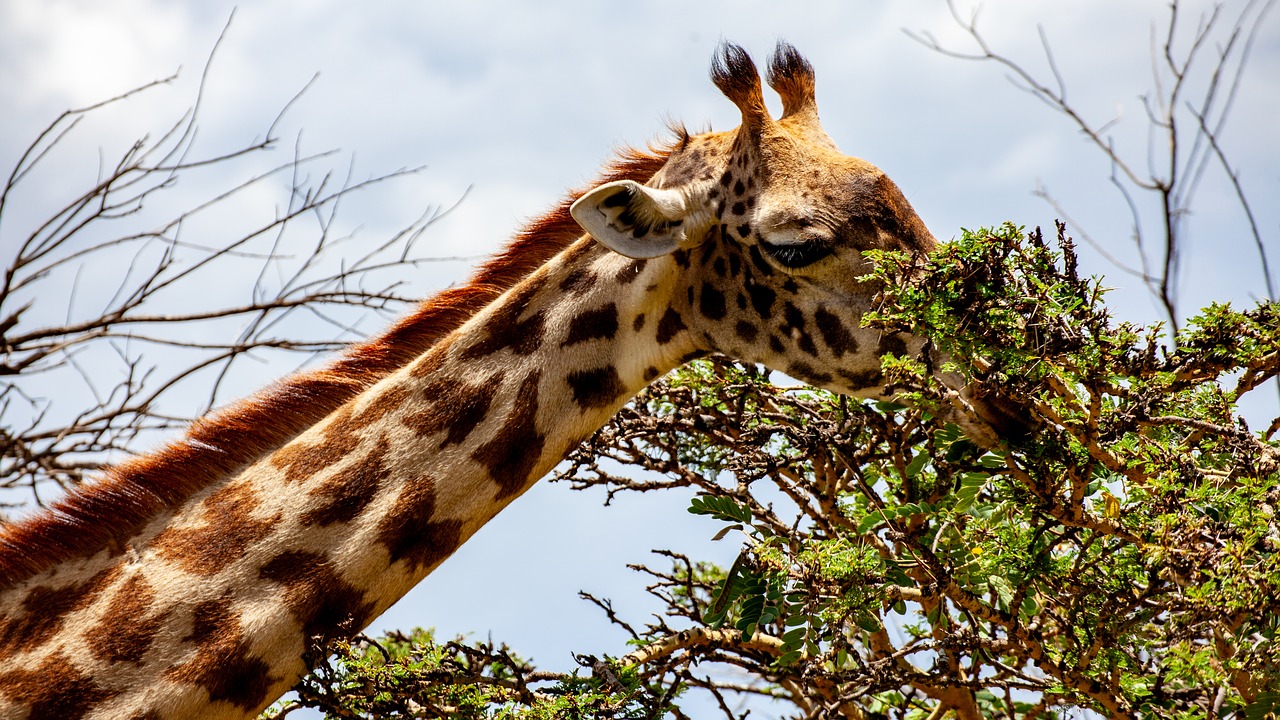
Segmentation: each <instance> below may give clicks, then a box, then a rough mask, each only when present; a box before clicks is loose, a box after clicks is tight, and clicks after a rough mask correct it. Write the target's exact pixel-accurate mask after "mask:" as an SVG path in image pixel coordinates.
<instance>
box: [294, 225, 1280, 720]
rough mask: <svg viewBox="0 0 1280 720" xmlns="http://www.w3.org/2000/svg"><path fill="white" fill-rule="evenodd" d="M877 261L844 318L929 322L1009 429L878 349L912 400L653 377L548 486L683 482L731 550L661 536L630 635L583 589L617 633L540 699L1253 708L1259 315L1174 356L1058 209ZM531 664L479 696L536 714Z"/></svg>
mask: <svg viewBox="0 0 1280 720" xmlns="http://www.w3.org/2000/svg"><path fill="white" fill-rule="evenodd" d="M875 260H876V265H877V270H876V274H877V275H878V276H879V278H880V279H881V280H883V281H884V282H883V287H884V290H883V292H882V296H881V298H880V300H881V302H880V303H879V305H878V309H877V311H876V312H875V313H874V314H871V315H869V316H867V317H866V318H865V321H866V322H868V323H870V324H873V325H875V326H878V327H880V328H882V329H883V330H884V331H885V332H898V331H908V332H911V333H913V334H918V335H924V336H927V337H930V338H934V339H935V341H936V343H937V345H938V347H939V349H940V350H941V351H942V352H943V353H945V354H946V355H947V356H948V357H950V358H951V360H950V361H949V364H950V368H949V369H951V370H954V371H955V372H960V373H963V374H964V375H965V376H967V377H969V378H971V379H972V380H973V381H974V382H976V383H978V384H979V385H981V386H983V387H986V388H997V389H998V390H999V394H1000V396H1002V397H1005V398H1010V400H1008V401H1007V402H1009V403H1010V404H1011V407H1013V408H1015V409H1016V410H1017V412H1020V413H1023V414H1024V417H1025V418H1027V421H1028V427H1029V428H1030V429H1029V430H1028V432H1027V433H1026V435H1025V436H1024V437H1020V438H1009V439H1007V440H1005V441H1003V442H1002V443H1001V444H1000V445H999V446H998V447H988V448H983V447H978V446H977V445H975V444H974V443H973V442H972V441H971V440H970V439H968V438H966V437H964V436H963V435H962V434H961V433H960V432H959V431H958V430H956V428H955V427H954V426H950V425H944V424H942V423H941V422H939V421H937V420H936V419H935V418H934V414H933V413H931V412H930V408H933V409H935V410H936V408H937V403H941V402H947V401H948V397H947V395H946V394H945V393H944V389H943V388H941V387H940V385H939V384H938V382H937V381H936V379H935V378H934V376H933V374H932V373H929V372H926V371H925V369H924V368H923V367H922V366H921V364H920V363H919V362H917V361H915V360H914V359H912V358H893V357H890V358H886V360H885V370H886V377H887V378H888V382H889V384H890V386H891V390H892V392H894V393H896V396H897V397H899V398H901V399H902V400H903V402H905V403H909V406H907V405H898V404H894V403H887V402H871V401H864V402H859V401H857V400H855V399H851V398H845V397H840V396H835V395H832V394H829V393H826V392H821V391H815V390H813V389H809V388H803V387H795V386H784V385H780V384H775V383H773V382H771V378H770V376H769V374H768V373H767V371H765V370H764V369H763V368H756V367H743V366H739V365H735V364H732V363H730V362H728V361H725V360H722V359H716V358H713V359H710V360H706V361H700V362H696V363H693V364H691V365H688V366H686V367H684V368H682V369H680V370H678V371H676V372H674V373H672V374H671V375H670V376H668V377H667V378H665V379H663V380H662V381H660V382H658V383H656V384H655V385H653V386H652V387H651V388H650V389H649V390H648V391H646V392H645V393H644V394H642V395H641V396H640V397H638V398H637V399H636V400H635V401H634V402H633V403H632V404H630V405H629V406H628V407H626V408H625V409H624V410H623V411H622V412H621V413H619V415H618V416H617V417H616V418H615V419H614V420H613V421H612V422H611V423H610V424H609V425H608V426H606V427H605V428H603V429H602V430H600V432H599V433H597V434H596V435H595V437H593V438H592V439H591V440H589V441H588V442H586V443H585V444H584V445H583V446H582V447H581V448H580V449H579V450H578V451H577V452H576V453H575V454H574V455H573V456H572V457H571V462H570V464H569V466H568V467H567V468H566V469H564V470H563V471H562V472H561V474H560V479H561V480H563V481H567V482H570V483H572V484H573V486H574V487H576V488H590V487H600V488H604V489H605V490H606V491H607V493H608V495H609V497H610V498H612V497H613V496H615V495H617V494H619V493H627V492H654V491H670V490H673V489H682V488H691V489H693V490H694V491H695V492H696V497H695V498H694V499H693V500H692V503H691V505H690V507H689V511H690V512H692V513H696V514H699V515H702V516H705V517H706V518H707V519H708V521H709V523H711V524H713V525H714V526H715V528H716V529H719V533H718V535H717V537H718V538H738V539H740V541H741V543H742V549H741V553H740V554H739V555H738V558H737V560H736V562H734V563H733V564H732V566H731V567H729V568H727V569H724V568H718V567H716V566H714V565H711V564H708V563H704V562H699V561H697V560H695V559H691V558H689V557H687V556H685V555H681V554H679V553H674V552H664V553H662V555H663V556H664V557H665V558H667V559H668V560H669V561H670V564H669V566H667V567H649V568H644V570H645V571H646V572H647V573H648V574H649V576H650V577H651V583H650V585H649V587H648V590H649V592H650V593H651V594H653V595H654V596H656V597H657V598H659V599H660V600H661V601H662V603H663V604H664V605H665V611H664V612H663V613H662V614H661V615H659V616H655V617H654V618H653V619H652V620H651V621H650V622H649V623H648V624H647V625H646V626H645V627H643V628H636V627H633V626H632V625H631V624H629V623H627V622H626V621H624V620H623V619H621V618H619V617H617V615H616V614H615V613H614V612H613V609H612V606H611V605H610V604H609V603H608V601H604V600H600V599H597V598H594V597H590V596H587V597H588V599H590V600H591V601H593V602H595V603H596V604H597V605H598V606H599V607H601V608H602V609H603V610H605V611H606V612H607V613H608V615H609V617H610V619H611V620H613V621H614V622H616V623H618V624H619V625H620V626H621V627H623V628H624V629H626V630H627V631H628V632H629V633H630V634H631V635H632V637H633V638H634V644H635V645H636V649H635V650H633V651H631V652H630V653H628V654H625V655H622V656H620V657H616V658H611V659H609V660H608V661H607V662H599V661H594V660H593V661H591V662H588V663H586V666H587V667H589V668H591V677H590V678H589V679H584V678H579V677H577V676H576V675H574V676H561V677H559V678H555V679H554V682H555V688H556V689H555V691H554V692H553V693H551V694H550V695H548V697H551V696H554V698H555V703H556V705H555V708H556V713H558V714H559V715H560V716H562V717H633V716H658V715H660V714H662V713H669V714H671V715H674V716H675V717H683V716H684V711H683V710H682V709H681V706H682V705H684V704H685V703H686V701H687V699H688V698H690V697H692V696H694V695H696V694H698V693H707V694H709V695H710V697H711V698H713V702H714V703H715V704H718V705H719V707H720V708H721V709H722V711H723V713H724V715H725V716H726V717H739V716H741V713H742V709H741V708H742V705H741V704H740V702H739V700H738V699H737V698H736V697H735V696H740V697H741V696H745V697H755V698H769V699H770V700H771V702H772V703H773V704H772V705H770V706H769V708H768V712H769V714H771V715H772V714H781V715H785V716H788V717H797V718H816V717H833V718H835V717H840V718H924V717H941V716H942V715H943V714H945V713H948V712H951V713H954V714H955V716H956V717H961V718H977V717H1018V718H1022V717H1028V718H1030V717H1062V716H1063V713H1065V712H1069V711H1070V710H1071V709H1073V708H1087V709H1091V710H1093V711H1096V712H1098V713H1101V714H1102V715H1105V716H1108V717H1121V718H1124V717H1130V718H1133V717H1159V718H1192V717H1196V718H1201V717H1206V716H1209V717H1227V716H1234V717H1248V718H1253V717H1263V716H1265V714H1266V713H1268V712H1271V711H1273V710H1274V709H1275V708H1276V707H1277V698H1278V696H1277V691H1280V645H1278V644H1277V642H1276V640H1277V632H1278V631H1280V525H1278V524H1277V519H1276V508H1277V507H1280V483H1277V471H1278V469H1280V451H1278V450H1277V447H1276V442H1275V439H1274V435H1275V433H1276V432H1277V430H1278V429H1280V421H1278V422H1276V423H1272V424H1271V425H1270V426H1269V427H1267V428H1266V429H1265V430H1263V431H1261V432H1257V431H1254V430H1252V429H1250V427H1249V426H1248V424H1247V423H1246V422H1245V420H1244V419H1243V418H1242V417H1241V416H1240V414H1239V413H1238V411H1237V403H1238V402H1239V401H1240V400H1241V398H1242V397H1243V396H1244V395H1245V394H1246V393H1248V392H1250V391H1251V390H1254V389H1255V388H1258V387H1259V386H1260V385H1262V384H1264V383H1266V382H1267V381H1268V380H1269V379H1271V378H1274V377H1275V376H1276V374H1277V371H1280V307H1277V306H1276V305H1275V304H1262V305H1259V306H1258V307H1256V308H1253V309H1250V310H1245V311H1239V310H1235V309H1233V308H1231V307H1229V306H1226V305H1215V306H1212V307H1210V308H1207V309H1205V310H1204V311H1203V312H1202V313H1201V314H1200V315H1199V316H1197V317H1196V318H1194V319H1193V320H1192V321H1191V322H1190V323H1188V326H1187V327H1186V328H1185V329H1183V330H1182V331H1181V332H1180V333H1178V335H1177V338H1176V344H1174V345H1173V346H1172V347H1165V346H1164V345H1162V343H1161V337H1162V336H1161V331H1160V328H1158V327H1156V328H1142V327H1138V326H1136V325H1133V324H1131V323H1124V322H1115V321H1114V320H1113V319H1112V318H1111V317H1110V316H1109V315H1108V312H1107V310H1106V308H1105V306H1104V305H1103V302H1102V301H1103V295H1104V291H1103V288H1101V287H1100V286H1099V284H1098V282H1097V281H1096V280H1093V279H1089V278H1083V277H1080V275H1079V273H1078V271H1077V267H1076V260H1075V255H1074V251H1073V248H1072V246H1071V243H1070V241H1069V240H1068V239H1067V238H1065V236H1064V233H1063V229H1062V228H1061V227H1059V232H1058V238H1057V242H1056V243H1054V242H1047V241H1046V240H1045V239H1044V238H1043V237H1042V236H1041V234H1040V232H1039V231H1035V232H1032V233H1029V234H1024V233H1023V232H1021V230H1020V229H1019V228H1015V227H1012V226H1008V225H1006V226H1004V227H1001V228H997V229H992V230H981V231H977V232H968V233H966V234H965V235H964V237H963V238H962V239H960V240H958V241H956V242H954V243H952V244H950V245H948V246H946V247H945V248H943V249H942V250H940V251H939V252H938V253H936V254H935V255H934V256H932V257H930V258H928V260H927V264H926V265H925V266H923V267H922V266H921V265H920V264H919V262H918V261H917V260H913V259H911V258H907V257H903V256H897V255H892V254H883V255H879V256H877V257H876V258H875ZM637 471H641V472H637ZM714 531H715V530H714V529H710V526H709V532H714ZM383 645H384V646H385V645H386V643H383ZM429 647H434V646H429ZM486 648H487V649H486ZM362 652H364V656H363V657H366V658H367V657H368V655H369V651H368V650H364V651H362ZM397 652H399V651H397ZM405 652H409V651H405ZM414 652H419V653H428V654H430V653H439V652H440V650H439V648H436V649H432V650H429V651H425V650H420V651H414ZM476 652H480V653H481V655H482V656H483V657H485V658H488V659H489V660H488V661H489V662H492V658H493V657H494V655H493V648H492V647H491V646H488V645H483V646H481V650H476V649H471V650H466V649H464V647H463V646H461V645H448V646H446V650H445V653H446V655H448V656H449V657H450V658H452V659H450V660H449V661H448V662H439V661H437V662H436V664H435V665H433V666H432V667H433V670H432V671H431V672H433V673H435V674H434V675H430V677H429V678H427V677H425V676H424V678H417V677H411V676H409V675H406V676H405V682H404V683H390V684H386V685H383V684H378V683H383V682H384V681H383V680H382V679H381V678H382V676H381V675H379V674H377V673H372V674H369V673H367V672H364V671H362V670H361V669H360V667H359V666H358V664H353V665H350V666H349V667H348V668H347V672H346V674H344V673H342V672H339V673H336V674H329V675H321V676H318V677H317V678H313V679H312V680H309V681H308V683H312V684H313V685H314V684H315V683H321V684H322V685H323V684H324V683H329V684H328V685H327V686H326V687H327V688H328V689H327V690H325V691H324V692H318V691H317V692H313V693H311V694H307V693H304V700H306V701H307V702H308V703H309V704H312V705H313V706H315V707H320V708H322V709H324V710H325V711H326V712H328V713H329V714H330V716H332V717H364V716H369V715H368V712H370V711H367V710H361V711H356V712H355V714H343V712H339V711H338V710H337V708H339V707H346V706H343V705H341V702H351V701H352V699H353V698H354V697H355V696H358V695H360V694H361V692H363V691H362V688H364V684H365V683H369V682H373V683H375V685H376V687H377V688H378V690H377V696H378V697H383V696H384V695H385V696H387V697H401V696H403V697H419V696H418V695H414V693H422V692H445V690H442V689H439V688H441V687H443V688H449V687H453V686H454V685H457V684H459V683H462V684H465V683H466V682H467V679H468V678H472V677H475V676H476V673H477V670H476V667H477V666H476V664H475V662H473V661H471V660H467V658H473V657H474V656H473V655H472V654H469V653H476ZM504 652H505V651H504ZM344 657H352V656H350V655H348V656H344ZM518 665H519V663H515V662H509V663H507V664H506V665H504V667H509V668H510V667H516V666H518ZM489 667H490V668H491V670H490V672H492V673H494V674H493V677H494V678H505V676H500V675H499V674H496V670H492V668H493V667H496V666H494V665H490V666H489ZM504 672H505V671H504ZM441 673H444V674H445V675H448V676H449V677H450V678H452V679H450V680H449V681H448V682H446V683H445V684H444V685H443V686H440V685H437V686H436V687H437V689H436V690H424V687H426V686H424V685H422V684H421V683H420V682H419V680H420V679H426V680H427V681H429V682H431V683H439V681H440V680H441V677H442V676H441ZM534 673H535V671H533V670H532V669H531V668H528V667H524V666H521V669H519V670H518V671H517V676H518V677H519V678H523V679H517V680H514V681H508V680H506V679H503V682H504V683H507V685H502V684H501V683H497V682H496V680H494V681H486V682H485V684H483V686H484V687H485V690H484V692H479V691H476V690H471V691H470V692H472V693H473V695H472V696H471V697H472V698H473V701H474V702H477V703H479V704H480V705H486V704H487V705H486V709H485V710H483V712H487V713H490V714H494V715H497V716H503V717H506V716H511V717H543V716H545V713H546V708H548V707H551V705H549V704H548V702H549V701H546V700H544V699H540V698H538V697H536V696H535V695H532V694H529V693H528V692H524V691H518V690H517V689H516V688H521V687H525V686H526V685H527V683H528V682H529V680H530V679H531V678H533V677H535V674H534ZM536 677H541V678H543V679H544V680H551V678H550V677H547V676H536ZM371 678H372V679H371ZM619 678H625V680H619ZM744 678H746V680H744ZM511 682H514V685H511V684H510V683H511ZM499 685H502V687H503V688H504V689H503V690H502V691H501V692H497V691H496V690H495V688H496V687H498V686H499ZM314 686H315V687H319V685H314ZM343 688H347V690H344V689H343ZM476 693H479V694H476ZM486 693H487V694H486ZM326 698H327V699H326ZM569 698H573V699H572V700H570V699H569ZM418 702H419V704H420V708H425V707H427V705H426V704H425V703H422V702H421V701H418ZM449 702H454V703H455V704H456V701H454V700H450V701H449ZM477 707H478V706H477ZM476 712H480V711H479V710H477V711H476ZM361 713H365V714H361ZM373 715H374V716H379V715H380V713H373ZM381 716H385V715H381ZM406 716H408V715H406ZM412 716H414V717H444V716H446V714H443V713H432V712H418V713H417V714H415V715H412ZM463 716H464V717H465V716H469V715H465V714H464V715H463Z"/></svg>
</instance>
